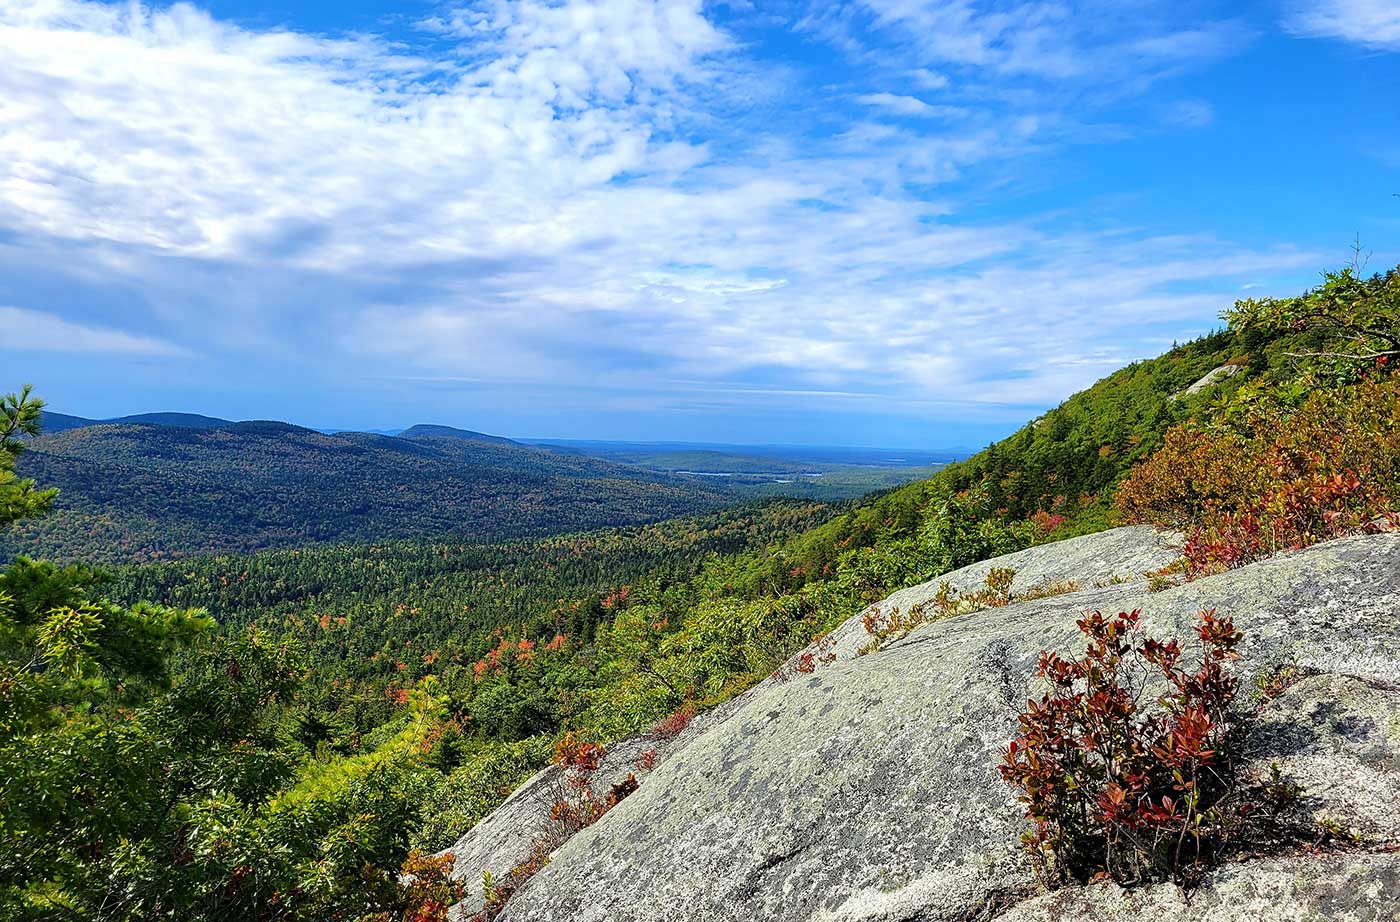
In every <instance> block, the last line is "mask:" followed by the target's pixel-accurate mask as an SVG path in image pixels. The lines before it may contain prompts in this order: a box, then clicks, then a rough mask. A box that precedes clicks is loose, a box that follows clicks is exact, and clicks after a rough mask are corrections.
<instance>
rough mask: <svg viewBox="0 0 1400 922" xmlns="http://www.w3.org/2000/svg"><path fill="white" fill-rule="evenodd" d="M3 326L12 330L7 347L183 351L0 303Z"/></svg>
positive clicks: (111, 352) (118, 352)
mask: <svg viewBox="0 0 1400 922" xmlns="http://www.w3.org/2000/svg"><path fill="white" fill-rule="evenodd" d="M0 327H3V328H5V329H6V330H10V331H11V335H9V336H8V337H7V338H6V340H5V344H4V347H8V348H12V349H16V350H23V351H26V352H28V351H35V352H93V353H104V354H108V355H151V356H162V355H163V356H172V355H180V354H181V353H182V352H183V350H182V349H180V348H179V347H177V346H175V345H173V344H171V343H167V342H162V341H161V340H159V339H153V338H151V337H148V336H138V335H135V334H132V333H124V332H122V331H121V330H113V329H108V328H106V327H93V326H84V325H82V324H77V323H70V322H69V321H67V320H64V319H62V318H61V317H57V316H55V315H53V314H46V313H43V312H41V311H34V310H28V309H26V308H22V307H0Z"/></svg>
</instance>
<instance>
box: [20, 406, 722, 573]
mask: <svg viewBox="0 0 1400 922" xmlns="http://www.w3.org/2000/svg"><path fill="white" fill-rule="evenodd" d="M75 420H76V421H77V422H76V424H75V423H74V421H75ZM172 420H173V421H172ZM205 420H207V421H208V422H204V421H205ZM45 422H46V423H47V424H50V425H51V427H52V428H51V430H50V432H49V433H47V434H43V435H40V436H38V437H37V438H35V439H33V440H32V441H31V442H30V450H29V451H26V452H25V453H24V455H23V456H22V457H21V460H20V473H21V475H22V476H25V477H33V478H35V479H36V480H38V481H39V482H40V483H44V484H46V485H52V486H56V487H58V488H59V490H60V496H59V500H58V502H57V504H56V506H55V509H54V512H53V513H52V514H51V515H49V516H46V517H44V518H41V519H37V520H34V521H32V522H29V523H26V524H25V525H24V526H23V527H22V528H19V529H16V530H13V531H11V532H10V533H8V534H7V535H6V537H5V540H4V542H3V544H2V545H0V556H12V555H14V554H17V553H26V554H42V555H45V556H50V557H59V558H68V559H72V558H84V559H93V560H117V559H126V560H131V559H136V560H151V559H161V558H170V557H179V556H184V555H188V554H195V553H227V552H241V551H251V550H257V549H261V548H266V547H291V546H297V545H304V544H310V543H319V542H327V541H374V540H384V539H391V538H410V537H430V536H446V535H453V536H456V537H458V538H462V539H466V540H499V539H504V538H512V537H526V536H533V535H543V534H551V533H557V532H562V531H581V530H586V529H592V528H599V527H606V526H614V525H632V524H641V523H645V522H651V521H656V520H658V519H664V518H673V517H675V516H681V515H689V514H693V513H698V512H706V511H711V510H716V509H719V508H722V507H724V506H729V505H733V504H734V503H735V502H736V501H738V499H737V498H736V496H735V493H734V492H733V491H732V490H727V489H724V488H723V486H721V485H718V484H711V483H704V482H699V481H698V480H697V479H694V478H692V479H687V478H684V477H679V476H675V475H670V474H663V473H655V472H651V471H646V470H642V469H639V468H637V467H635V466H630V465H624V464H619V463H616V462H612V461H607V460H604V459H600V458H589V457H578V456H571V455H560V454H556V453H554V452H550V451H545V450H542V449H538V448H533V447H529V446H524V445H518V444H515V443H513V442H510V441H509V440H508V439H497V438H495V437H492V436H480V437H477V438H472V437H467V436H463V435H449V436H443V435H439V434H438V430H437V429H436V428H434V427H425V429H426V431H423V430H420V434H419V435H418V436H416V437H408V438H405V437H395V436H384V435H374V434H371V433H353V432H348V433H340V434H335V435H328V434H325V433H321V432H317V431H315V430H313V429H307V428H304V427H301V426H295V425H292V424H290V423H283V422H276V421H270V420H253V421H248V422H236V423H235V422H229V421H227V420H215V419H213V418H212V417H193V416H191V415H188V414H147V415H146V416H145V418H143V419H130V418H128V419H124V420H121V421H114V422H107V421H85V420H82V418H81V417H65V416H63V415H60V414H46V418H45ZM55 423H56V424H57V425H54V424H55ZM449 431H456V432H465V430H449Z"/></svg>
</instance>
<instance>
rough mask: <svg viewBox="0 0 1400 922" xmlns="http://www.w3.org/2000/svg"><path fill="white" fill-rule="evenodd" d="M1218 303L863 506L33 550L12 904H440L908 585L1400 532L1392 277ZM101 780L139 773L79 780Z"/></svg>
mask: <svg viewBox="0 0 1400 922" xmlns="http://www.w3.org/2000/svg"><path fill="white" fill-rule="evenodd" d="M1227 319H1228V322H1229V329H1228V330H1225V331H1222V332H1220V333H1217V334H1214V335H1212V336H1208V337H1205V338H1204V339H1201V340H1199V341H1196V342H1193V343H1188V344H1186V345H1183V346H1179V347H1177V348H1174V349H1173V350H1172V351H1170V352H1168V353H1167V354H1165V355H1163V356H1161V357H1159V358H1156V359H1153V360H1150V361H1144V362H1139V363H1136V364H1134V365H1132V366H1129V367H1128V368H1125V369H1122V370H1120V371H1119V372H1116V373H1115V374H1113V375H1110V376H1109V377H1108V378H1105V379H1104V380H1103V381H1100V382H1099V383H1098V384H1096V385H1094V386H1093V387H1091V388H1089V389H1088V390H1086V391H1084V392H1082V393H1080V394H1077V395H1074V396H1073V397H1071V398H1069V399H1068V400H1066V401H1065V402H1064V403H1063V404H1061V405H1060V406H1059V407H1057V408H1055V409H1053V410H1051V411H1050V412H1048V413H1046V414H1045V415H1044V416H1042V417H1041V418H1039V419H1037V420H1034V421H1032V422H1030V423H1029V424H1028V425H1027V426H1026V427H1024V428H1023V429H1022V430H1020V431H1019V432H1017V433H1016V434H1014V435H1013V436H1011V437H1010V438H1008V439H1006V440H1003V441H1002V442H1000V443H998V444H997V445H994V446H992V447H991V448H989V449H987V450H986V451H984V452H982V453H980V454H978V455H976V456H974V457H972V458H970V459H968V460H967V461H964V462H960V463H958V464H954V465H951V466H949V467H948V468H946V469H944V470H942V471H940V472H939V473H938V474H936V475H935V476H934V477H932V478H931V479H929V480H927V481H924V482H921V483H918V484H914V485H910V486H908V487H904V488H900V489H897V490H893V491H891V492H889V493H886V494H883V495H879V496H876V497H873V498H871V499H869V500H867V501H863V502H860V503H857V504H854V505H853V506H851V507H850V508H848V509H845V510H842V511H840V512H839V514H834V512H833V511H832V510H827V509H824V508H821V507H817V506H813V505H802V504H794V503H785V504H774V505H771V506H767V507H763V508H760V509H755V510H750V511H747V512H742V513H726V514H722V515H718V516H712V517H701V518H696V519H692V520H688V521H681V522H672V523H665V524H661V525H655V526H647V527H641V528H635V529H628V530H622V531H612V532H600V533H595V534H591V535H583V536H577V537H570V538H559V539H549V540H544V541H535V542H517V543H514V544H507V545H501V546H496V547H490V548H483V547H466V546H461V545H457V544H445V543H430V542H386V543H381V544H376V545H362V546H359V547H354V548H324V549H316V550H302V551H285V552H276V553H271V554H263V555H258V556H255V557H252V558H242V557H236V556H228V557H218V558H209V559H201V560H197V561H190V562H181V563H174V564H160V565H152V566H146V567H137V568H131V569H120V570H119V571H118V572H117V573H116V575H115V577H114V578H113V579H112V580H111V581H105V580H104V579H103V578H102V576H101V575H100V574H96V573H92V572H90V571H87V570H85V569H83V568H70V569H68V570H59V569H55V568H52V567H49V566H47V565H40V564H34V563H32V562H29V561H25V560H21V561H18V562H16V563H14V564H12V565H10V566H9V567H8V568H6V569H5V570H4V571H3V575H0V599H3V602H0V614H3V616H4V618H5V623H4V627H5V630H4V631H3V632H0V642H2V643H3V644H4V645H5V646H4V647H3V650H4V669H5V670H6V672H5V678H6V682H4V683H0V692H2V693H3V695H4V696H5V697H4V698H3V700H0V703H3V705H4V707H3V708H0V760H6V761H8V762H9V763H10V764H15V765H18V766H20V767H21V768H20V770H18V771H16V772H14V773H12V774H11V775H10V776H7V777H6V778H5V779H4V781H3V787H0V808H3V809H0V817H3V819H0V841H2V842H3V844H4V846H5V848H3V849H0V852H3V854H4V855H6V856H7V857H6V858H5V862H4V863H3V864H0V908H3V909H4V910H5V911H6V912H7V913H8V915H9V916H11V917H14V918H20V919H25V918H32V919H50V918H60V917H64V916H66V915H77V916H79V917H102V913H103V912H107V911H108V910H107V909H105V908H103V909H100V910H99V909H98V907H120V911H119V912H118V913H117V915H119V916H120V917H124V918H172V919H173V918H181V919H223V918H232V917H246V918H273V919H280V918H287V919H324V918H360V919H375V920H380V922H387V920H389V919H394V918H419V919H440V918H442V916H441V912H442V911H445V908H446V904H447V903H448V902H450V900H451V893H452V890H451V886H450V885H448V884H446V883H445V882H443V881H442V880H441V868H440V867H439V866H436V865H425V864H424V863H423V862H422V860H421V858H420V857H411V858H410V859H409V860H408V862H407V863H406V864H405V865H404V867H406V868H407V869H408V870H410V871H412V872H413V873H414V874H415V875H417V876H416V877H415V878H414V879H413V880H407V879H401V878H400V877H399V874H398V871H399V868H400V864H401V862H404V860H405V856H406V854H407V852H408V849H409V848H410V846H416V847H420V848H424V849H430V850H432V849H439V848H442V847H445V846H447V845H449V844H450V843H451V842H453V841H454V840H455V838H456V837H457V836H458V835H459V834H460V833H462V832H463V831H464V830H465V829H467V828H469V827H470V826H471V825H472V824H473V823H475V822H476V821H477V820H478V819H480V818H481V817H482V816H484V815H485V814H486V813H487V812H489V811H490V810H491V809H492V808H493V807H495V806H496V805H497V804H499V803H500V802H501V801H502V800H503V799H504V798H505V796H506V795H507V794H508V793H509V792H510V791H511V790H512V789H513V788H514V786H515V785H517V784H518V783H519V782H520V781H522V780H523V779H524V778H525V777H527V776H528V775H529V774H530V773H532V772H533V771H534V770H536V769H537V768H539V767H541V766H543V765H544V764H547V762H548V761H549V760H550V759H551V758H560V759H564V760H566V761H570V760H572V761H570V764H574V763H575V762H577V761H578V760H580V759H586V758H588V757H589V756H588V754H589V753H591V752H596V750H593V749H589V748H588V747H592V746H596V745H600V744H601V745H607V744H609V743H611V742H612V741H614V740H616V739H618V738H620V737H623V736H627V735H629V734H635V733H638V732H641V731H646V730H648V729H653V732H655V733H659V734H673V733H675V732H677V731H678V729H679V728H681V727H684V726H685V724H686V722H687V721H688V720H689V719H690V718H691V717H692V716H693V715H694V714H696V713H697V712H699V711H702V710H704V709H706V708H708V707H710V706H713V705H715V704H716V703H719V702H722V701H724V700H726V699H728V698H731V697H733V696H734V695H736V694H738V693H740V692H742V691H743V690H745V689H747V688H750V687H752V686H753V685H754V684H756V683H757V682H758V681H760V680H761V679H763V678H764V677H766V676H769V675H770V674H772V673H773V672H774V670H775V669H778V668H779V667H781V666H782V665H783V664H784V663H785V662H787V661H788V660H789V658H790V657H791V656H792V655H793V654H794V653H796V652H797V651H800V650H802V649H803V648H804V647H806V646H807V645H808V644H809V643H811V642H812V641H814V640H817V639H819V638H821V637H822V636H823V635H824V634H826V632H829V631H830V630H832V629H833V628H834V627H835V626H836V625H838V624H840V623H842V622H843V621H845V620H846V619H848V618H850V617H852V616H853V615H856V614H858V613H859V612H861V611H862V609H864V608H865V606H867V605H868V604H869V603H871V602H874V601H876V600H878V599H881V598H883V597H884V596H886V595H887V594H888V593H889V592H891V591H892V590H895V589H898V588H901V587H904V586H908V585H912V584H914V583H917V582H920V581H922V580H926V579H928V578H930V577H933V576H936V575H938V574H940V573H943V572H946V571H948V570H951V569H953V568H955V567H958V566H960V565H963V564H966V563H970V562H973V561H976V560H980V559H984V558H986V557H989V556H994V555H997V554H1000V553H1004V552H1008V551H1012V550H1016V549H1019V548H1022V547H1025V546H1027V545H1030V544H1033V543H1037V542H1043V541H1048V540H1053V539H1055V538H1058V537H1062V536H1067V535H1072V534H1076V533H1081V532H1088V531H1094V530H1097V529H1100V528H1102V527H1104V526H1106V525H1107V524H1109V523H1111V522H1113V521H1132V522H1143V523H1148V524H1156V525H1170V526H1172V527H1175V528H1178V529H1181V530H1183V531H1184V532H1185V533H1186V536H1187V545H1186V550H1185V556H1184V557H1183V559H1182V560H1181V561H1180V562H1179V565H1175V566H1173V567H1172V568H1170V570H1169V572H1164V573H1157V574H1154V578H1156V579H1168V578H1172V579H1184V578H1191V577H1194V576H1195V575H1198V574H1200V573H1209V572H1215V571H1217V570H1219V569H1224V568H1229V567H1233V566H1237V565H1239V564H1240V563H1244V562H1248V561H1250V560H1253V559H1257V558H1258V557H1261V556H1267V555H1268V554H1270V553H1273V552H1274V551H1276V550H1279V549H1282V548H1287V547H1299V546H1304V545H1307V544H1311V543H1314V542H1316V541H1319V540H1322V539H1324V538H1327V537H1332V536H1336V535H1341V534H1349V533H1352V532H1357V531H1370V530H1379V529H1388V528H1394V527H1397V526H1400V516H1398V515H1397V508H1396V507H1397V503H1396V497H1397V496H1400V379H1397V378H1395V377H1394V375H1393V374H1392V367H1393V363H1394V362H1395V361H1398V360H1400V358H1397V357H1400V274H1397V273H1394V272H1392V273H1388V274H1386V275H1382V276H1376V277H1374V278H1369V279H1365V278H1360V277H1358V276H1357V275H1356V274H1355V273H1353V272H1343V273H1338V274H1335V275H1332V276H1329V277H1328V279H1327V280H1326V282H1325V284H1323V285H1322V286H1321V287H1320V288H1318V289H1317V290H1315V291H1312V292H1309V293H1307V294H1305V295H1303V296H1300V297H1298V298H1290V299H1280V300H1263V301H1244V302H1240V304H1238V305H1237V306H1236V307H1235V308H1234V309H1233V310H1232V311H1230V312H1229V313H1228V315H1227ZM1211 372H1215V374H1214V375H1212V376H1211V379H1210V381H1209V383H1207V384H1206V385H1204V386H1202V387H1201V388H1200V389H1198V390H1196V391H1195V392H1194V393H1188V389H1189V388H1191V386H1192V385H1193V384H1194V383H1196V382H1198V381H1200V380H1201V379H1203V378H1205V377H1206V376H1207V374H1208V373H1211ZM7 407H8V409H7V413H8V417H9V419H10V420H11V422H10V424H9V427H8V429H7V430H6V432H5V439H4V441H3V442H2V443H0V444H3V445H4V447H5V452H4V453H0V460H4V461H5V462H6V463H7V464H8V467H5V468H0V475H6V476H0V488H3V489H4V491H5V492H4V494H3V496H0V498H3V500H4V503H3V507H0V508H3V509H5V510H6V513H5V514H6V516H7V518H4V519H0V523H3V522H5V521H9V520H18V519H20V518H24V517H29V516H32V515H34V514H36V513H38V512H41V511H42V508H43V507H44V506H45V505H46V504H48V503H49V501H50V497H48V496H47V494H43V493H40V492H37V490H38V488H37V487H35V486H32V485H31V486H25V485H23V484H22V483H19V482H18V481H16V479H15V478H14V476H13V475H12V474H10V473H9V469H10V468H12V467H13V459H14V457H15V455H16V453H18V452H19V450H20V449H21V448H23V447H24V445H23V443H21V442H20V440H19V438H18V435H19V433H21V432H23V431H25V427H26V425H29V428H33V427H32V423H33V421H34V420H35V419H36V417H35V413H36V412H37V411H36V410H35V409H34V405H33V402H32V401H26V400H24V399H20V398H16V399H12V400H10V401H9V402H8V404H7ZM117 434H118V435H119V436H120V427H118V433H117ZM306 438H307V439H311V438H312V437H311V436H307V437H306ZM317 438H319V436H318V437H317ZM118 441H119V440H118ZM441 441H449V440H441ZM458 441H460V440H458ZM171 444H172V448H171V452H172V455H173V456H175V457H179V456H180V454H179V453H180V452H181V451H183V450H185V449H183V448H182V447H181V446H183V445H184V443H183V442H181V441H179V440H172V443H171ZM39 445H40V447H42V442H40V443H39ZM429 449H434V450H435V449H436V444H434V445H432V446H424V447H423V450H424V451H428V450H429ZM196 467H197V466H196ZM26 470H41V469H40V468H26ZM121 470H122V471H123V472H125V473H127V474H129V475H130V476H132V477H139V476H140V472H139V471H136V470H134V469H126V468H123V469H121ZM249 476H253V475H252V474H250V475H249ZM307 476H308V477H309V476H310V475H309V474H308V475H307ZM114 477H115V475H114ZM120 480H121V478H120V477H115V479H114V481H113V482H112V483H111V484H110V485H109V487H108V488H110V489H112V490H114V491H121V490H122V489H124V487H123V485H122V484H121V483H120V482H119V481H120ZM41 521H42V520H41ZM1130 575H1131V574H1130ZM138 597H146V598H147V599H148V600H149V601H150V602H154V603H160V604H161V605H168V606H170V607H153V606H149V605H142V604H137V603H136V599H137V598H138ZM191 605H199V606H204V607H207V608H209V609H211V610H213V611H214V612H215V613H216V614H217V615H218V617H219V619H220V620H221V621H222V625H221V626H220V627H218V628H214V627H212V626H211V625H210V624H209V623H208V622H207V621H206V620H205V618H204V616H203V615H202V614H201V613H200V612H199V611H189V610H187V609H186V608H185V606H191ZM956 611H957V608H956V606H955V605H950V606H949V612H950V613H953V612H956ZM911 616H912V613H911ZM925 616H928V617H936V616H939V615H938V614H937V613H934V614H928V615H925V614H920V615H919V617H925ZM250 625H251V627H249V626H250ZM867 627H868V628H869V629H870V630H871V631H872V632H873V633H875V634H876V639H877V640H878V637H879V634H878V632H879V631H880V629H881V626H880V625H879V624H878V623H876V622H874V621H872V622H871V623H870V624H869V625H867ZM797 663H798V665H797V668H798V669H801V670H803V671H805V670H807V669H810V668H818V667H819V662H818V661H817V659H814V658H813V659H810V661H804V660H798V661H797ZM36 664H37V665H36ZM133 752H135V753H140V754H142V758H140V759H135V760H133V759H132V756H131V753H133ZM124 760H125V761H124ZM128 763H129V764H128ZM94 766H97V767H98V768H99V769H100V771H99V776H101V777H109V778H120V779H122V786H121V787H120V788H119V789H115V790H109V789H108V787H109V786H104V787H103V788H102V789H101V790H96V789H93V786H92V785H87V786H84V785H83V784H78V783H76V782H75V781H74V779H75V778H77V777H79V776H83V777H87V776H90V775H91V774H92V773H93V771H94ZM615 793H616V792H615ZM625 794H626V792H625V791H623V792H620V793H616V796H617V797H621V796H625ZM614 802H615V801H614ZM566 806H567V805H566ZM590 815H592V814H590ZM479 870H480V869H466V873H467V874H469V875H477V874H478V872H479ZM414 881H418V882H420V883H422V885H421V886H420V885H419V884H418V883H414ZM435 882H436V883H435ZM438 884H441V889H432V887H435V886H437V885H438ZM425 888H426V889H425ZM414 913H418V914H417V915H414Z"/></svg>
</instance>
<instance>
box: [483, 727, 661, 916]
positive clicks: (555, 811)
mask: <svg viewBox="0 0 1400 922" xmlns="http://www.w3.org/2000/svg"><path fill="white" fill-rule="evenodd" d="M606 755H607V750H606V749H604V748H603V747H602V746H601V745H599V744H597V743H590V742H584V741H581V740H579V739H577V738H575V737H574V735H573V734H572V733H567V734H565V735H564V737H563V738H562V739H560V740H559V742H558V743H557V744H556V745H555V749H554V764H555V765H558V766H560V768H561V771H560V772H559V773H558V774H557V775H556V777H555V780H554V802H553V804H551V806H550V809H549V826H548V828H547V829H546V830H545V831H544V833H543V834H542V835H540V836H539V838H537V839H536V840H535V841H534V843H533V844H532V845H531V848H530V854H529V856H528V857H526V859H525V860H524V861H522V862H520V864H518V865H516V866H515V867H513V868H511V870H510V873H509V874H508V875H506V876H505V877H504V878H503V879H501V880H499V881H492V883H491V887H490V890H489V891H488V892H487V895H486V896H487V898H486V908H484V909H483V910H482V911H481V912H479V913H477V914H476V915H475V916H472V917H471V922H492V920H494V919H496V918H497V917H498V916H499V915H500V914H501V913H502V912H503V911H504V910H505V906H506V902H507V901H508V900H509V899H510V897H511V895H512V894H514V893H515V892H516V891H517V890H519V889H520V888H521V887H523V886H524V885H525V882H526V881H528V880H529V879H530V878H531V877H533V876H534V875H535V874H536V873H538V872H539V870H540V868H542V867H544V866H545V864H546V863H548V861H549V856H550V855H551V854H553V853H554V851H555V850H556V849H558V848H559V846H561V845H563V844H564V843H565V842H567V841H568V840H569V838H570V837H571V836H573V835H574V834H575V833H577V832H578V831H579V830H581V829H584V828H586V827H588V826H591V825H592V824H594V823H596V822H598V820H599V819H601V818H602V817H603V815H604V814H606V813H607V812H608V811H609V810H611V809H612V808H613V807H615V806H617V805H618V804H619V803H621V802H622V800H623V799H624V798H626V797H627V796H628V795H630V794H632V793H633V792H634V791H636V790H637V788H638V787H640V782H638V781H637V776H636V775H635V774H633V773H632V772H628V773H627V775H626V777H624V778H623V779H622V780H621V781H619V782H617V783H616V784H613V785H612V786H610V787H609V788H608V790H607V793H605V794H603V795H601V796H600V795H598V794H597V793H595V792H594V790H593V775H594V773H595V772H596V771H597V770H598V767H599V766H600V765H601V764H602V762H603V758H604V756H606ZM652 756H653V760H654V758H655V751H654V750H653V752H652Z"/></svg>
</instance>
